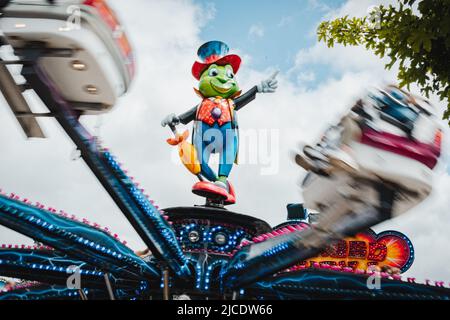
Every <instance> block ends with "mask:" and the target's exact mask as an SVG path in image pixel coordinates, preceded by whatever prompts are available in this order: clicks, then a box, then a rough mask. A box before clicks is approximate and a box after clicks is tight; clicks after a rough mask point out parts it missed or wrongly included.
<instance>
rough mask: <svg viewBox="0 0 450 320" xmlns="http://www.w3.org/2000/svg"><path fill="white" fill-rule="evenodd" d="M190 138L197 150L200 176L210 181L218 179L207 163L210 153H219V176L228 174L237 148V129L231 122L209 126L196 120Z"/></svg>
mask: <svg viewBox="0 0 450 320" xmlns="http://www.w3.org/2000/svg"><path fill="white" fill-rule="evenodd" d="M192 140H193V144H194V146H195V149H196V150H197V156H198V159H199V161H200V165H201V174H202V176H204V177H205V178H206V179H208V180H209V181H211V182H214V181H217V179H218V177H217V175H216V174H215V173H214V171H213V170H212V169H211V167H210V166H209V164H208V162H209V158H210V156H211V154H212V153H219V154H220V164H219V176H224V177H228V176H229V175H230V172H231V169H232V168H233V163H234V161H235V160H236V155H237V149H238V137H237V129H235V128H233V126H232V122H228V123H224V124H223V125H222V126H219V124H218V123H217V122H216V123H214V125H212V126H210V125H208V124H207V123H204V122H201V121H196V125H195V129H194V135H193V139H192Z"/></svg>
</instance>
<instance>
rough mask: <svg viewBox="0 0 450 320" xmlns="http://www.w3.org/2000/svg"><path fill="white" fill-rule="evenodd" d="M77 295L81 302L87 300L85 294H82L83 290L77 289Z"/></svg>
mask: <svg viewBox="0 0 450 320" xmlns="http://www.w3.org/2000/svg"><path fill="white" fill-rule="evenodd" d="M78 293H79V294H80V298H81V300H89V299H88V297H87V296H86V294H85V293H84V291H83V289H78Z"/></svg>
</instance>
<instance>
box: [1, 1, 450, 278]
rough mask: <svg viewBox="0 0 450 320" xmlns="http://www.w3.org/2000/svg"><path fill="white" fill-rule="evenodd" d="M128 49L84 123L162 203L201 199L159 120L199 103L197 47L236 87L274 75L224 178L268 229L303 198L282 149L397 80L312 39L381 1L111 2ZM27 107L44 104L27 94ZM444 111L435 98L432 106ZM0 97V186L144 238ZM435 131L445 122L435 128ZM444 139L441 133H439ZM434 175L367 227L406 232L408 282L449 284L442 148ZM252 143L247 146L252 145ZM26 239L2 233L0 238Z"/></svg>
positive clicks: (55, 140)
mask: <svg viewBox="0 0 450 320" xmlns="http://www.w3.org/2000/svg"><path fill="white" fill-rule="evenodd" d="M110 2H111V3H112V5H113V6H114V8H115V9H116V11H117V13H118V15H119V16H120V17H121V19H122V21H123V23H124V25H125V26H126V29H127V31H128V34H129V37H130V39H131V41H132V43H133V45H134V49H135V53H136V58H137V68H138V73H137V76H136V78H135V81H134V83H133V86H132V88H131V90H130V91H129V92H128V93H127V94H126V95H125V96H123V97H122V98H121V99H120V101H119V103H118V104H117V106H116V107H115V109H114V110H113V111H112V112H110V113H109V114H106V115H103V116H101V117H86V118H85V119H83V122H84V123H85V124H86V125H87V126H88V127H89V128H90V129H91V131H92V132H94V133H95V134H97V135H99V136H100V137H101V139H102V140H103V141H105V144H106V145H108V146H109V147H110V148H111V149H112V151H113V153H115V155H116V156H117V157H118V158H119V159H120V161H121V162H123V163H125V166H126V168H127V169H128V170H129V172H130V174H131V175H132V176H134V177H136V180H137V181H139V182H140V183H141V185H142V186H143V187H144V188H145V189H146V190H147V192H148V193H149V194H150V195H151V197H152V198H153V199H154V200H155V201H156V202H157V203H158V204H159V205H160V206H161V207H172V206H189V205H193V204H202V202H203V200H202V199H200V198H198V197H196V196H194V195H192V194H191V192H190V189H191V187H192V185H193V183H194V182H195V179H194V178H193V176H191V175H190V174H189V173H188V172H187V171H186V170H185V169H184V168H183V167H182V166H181V165H180V164H179V163H178V161H177V158H176V156H175V153H174V150H173V149H171V147H169V146H168V145H167V144H166V142H165V140H166V138H167V137H169V136H170V134H169V131H168V130H167V129H164V128H161V126H160V121H161V119H162V118H163V117H164V116H165V115H167V114H168V113H172V112H175V113H181V112H184V111H186V110H187V109H188V108H190V107H192V106H194V105H195V104H197V103H198V97H197V96H196V95H195V94H194V91H193V89H192V88H193V87H194V86H196V82H195V79H194V78H193V77H192V76H191V74H190V68H191V66H192V63H193V62H194V60H195V59H196V51H197V48H198V46H199V45H201V44H202V43H203V42H205V41H208V40H212V39H219V40H224V41H226V42H227V43H228V44H229V45H230V47H232V50H233V51H234V52H236V53H238V54H240V55H241V56H242V57H243V65H242V68H241V70H240V71H239V74H238V80H239V82H240V85H241V87H242V88H243V89H244V90H245V89H246V88H247V89H248V88H250V87H252V86H253V85H255V84H257V83H258V82H259V81H261V80H262V79H264V78H265V77H268V76H269V75H270V74H271V73H272V72H273V71H274V70H276V69H278V70H280V71H281V73H280V75H279V80H280V88H279V91H278V92H277V93H276V94H273V95H260V96H258V97H257V99H256V100H255V101H254V102H252V103H251V104H250V105H249V106H248V107H246V108H245V109H243V110H241V111H240V112H239V118H240V126H241V128H242V131H241V134H242V136H243V141H242V145H241V150H240V152H241V160H242V164H241V165H239V166H237V167H235V168H234V170H233V172H232V175H231V177H230V179H231V181H232V182H233V183H234V185H235V188H236V190H237V198H238V199H237V201H238V202H237V204H236V205H235V206H233V207H232V208H230V209H232V210H233V211H237V212H241V213H245V214H249V215H254V216H256V217H258V218H261V219H264V220H267V221H268V222H269V223H270V224H271V225H276V224H278V223H280V222H282V221H283V220H284V219H285V217H286V210H285V206H286V204H287V203H292V202H301V201H302V196H301V190H300V188H299V187H298V182H299V180H300V179H301V178H302V177H303V175H304V174H305V172H304V171H302V170H301V169H300V168H298V167H296V166H295V165H294V163H293V161H292V160H291V159H290V157H289V152H290V151H291V150H294V149H296V148H297V145H298V144H299V142H301V141H304V142H313V141H314V140H315V139H317V137H318V136H319V134H320V133H321V131H323V129H324V128H326V126H327V125H328V124H330V123H332V122H334V121H336V120H337V119H338V118H339V115H340V114H342V112H343V111H344V110H345V109H346V108H347V107H349V105H350V104H351V103H352V102H353V101H354V99H355V98H356V97H358V96H359V95H361V94H362V93H363V92H364V91H365V90H366V89H367V88H370V86H373V85H379V84H383V83H388V82H394V81H395V70H392V71H389V72H388V71H385V70H384V68H383V64H384V62H383V61H381V60H380V59H379V58H377V57H375V56H374V55H372V54H371V53H369V52H366V51H365V50H363V49H361V48H343V47H336V48H334V49H328V48H326V46H324V45H323V44H318V43H317V41H316V36H315V29H316V27H317V25H318V24H319V23H320V21H322V20H324V19H329V18H332V17H337V16H342V15H345V14H349V15H356V16H361V15H365V14H366V13H367V10H368V8H369V7H370V6H371V5H374V4H379V3H381V1H375V0H374V1H371V0H347V1H344V0H342V1H321V0H309V1H308V0H296V1H278V2H274V1H261V0H258V1H256V0H255V1H245V2H243V1H237V0H236V1H230V0H228V1H217V2H212V1H208V0H197V1H195V0H179V1H176V0H173V1H168V0H161V1H156V0H151V1H150V0H130V1H119V0H115V1H110ZM27 98H28V99H29V101H30V103H31V104H32V105H33V109H34V110H42V106H41V105H40V103H39V101H38V100H37V99H36V97H35V96H34V95H33V94H32V93H28V94H27ZM433 101H434V102H435V104H436V106H437V107H438V108H439V109H440V110H443V108H444V103H442V102H439V101H438V100H437V99H433ZM4 104H5V102H4V100H3V98H2V97H0V141H1V142H0V150H1V151H0V187H1V188H2V189H3V191H6V192H15V193H17V194H19V195H21V196H23V197H27V198H29V199H31V200H34V201H40V202H42V203H44V204H46V205H48V206H52V207H56V208H59V209H64V210H65V211H67V212H70V213H73V214H76V215H77V216H79V217H80V218H87V219H89V220H90V221H94V222H98V223H100V224H101V225H104V226H109V227H110V228H111V229H112V230H113V231H114V232H117V233H118V234H119V235H120V236H121V238H122V239H125V240H127V241H128V242H129V243H130V245H131V246H132V247H133V248H135V249H138V248H141V247H142V243H141V242H140V240H139V238H138V237H137V236H136V234H135V233H134V232H133V230H132V228H131V227H130V225H129V223H128V222H127V220H126V219H125V218H124V217H123V216H122V214H121V213H120V211H119V210H118V209H117V208H116V206H115V205H114V203H113V202H112V201H111V200H110V199H109V197H108V196H107V194H106V192H105V191H104V190H103V189H102V187H101V186H100V184H99V183H98V182H97V181H96V180H95V178H94V176H93V174H92V173H90V172H89V170H88V169H87V166H86V165H85V164H84V163H83V162H82V161H81V160H74V157H73V151H74V145H73V144H72V143H71V142H70V141H69V139H68V138H67V137H66V136H65V134H64V133H63V131H62V130H61V129H60V127H59V126H58V125H57V124H56V122H55V121H54V120H52V119H42V121H41V124H42V125H43V127H44V129H45V132H46V134H47V136H48V139H45V140H26V139H25V138H24V136H23V134H22V133H21V131H20V129H19V126H18V125H17V124H16V122H15V120H14V118H13V117H12V115H11V112H10V111H9V110H8V108H7V107H6V106H5V105H4ZM442 125H443V127H444V128H446V126H445V123H444V122H442ZM445 132H446V134H447V135H448V134H449V130H448V129H445ZM444 143H445V151H444V153H445V154H444V157H443V158H444V159H443V161H442V163H441V164H440V166H439V168H438V170H437V176H436V180H435V188H434V192H433V194H432V196H431V197H430V198H429V199H428V200H427V201H426V202H424V203H423V204H421V205H420V206H419V207H417V208H415V209H414V210H411V211H410V212H409V213H408V214H405V215H404V216H401V217H399V218H397V219H396V220H393V221H389V222H386V223H384V224H382V225H380V226H377V227H376V228H375V229H376V230H377V231H383V230H387V229H395V230H399V231H401V232H404V233H405V234H406V235H408V236H409V237H410V238H411V240H412V241H413V243H414V246H415V249H416V262H415V264H414V265H413V267H412V268H411V269H410V271H409V272H408V273H407V274H408V275H409V276H416V277H417V278H418V279H426V278H428V279H433V280H445V281H447V282H450V266H449V264H450V255H449V253H448V249H447V248H448V247H449V245H450V234H449V233H448V230H449V228H450V219H449V216H448V209H449V208H450V197H448V192H449V190H450V176H449V174H448V165H447V163H448V159H449V150H450V146H449V142H448V139H447V140H445V141H444ZM255 146H256V148H255ZM30 242H31V240H30V239H27V238H25V237H22V236H20V235H18V234H16V233H14V232H11V231H9V230H6V229H4V228H1V227H0V243H14V244H16V243H19V244H21V243H30Z"/></svg>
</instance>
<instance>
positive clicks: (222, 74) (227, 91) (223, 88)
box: [198, 64, 239, 99]
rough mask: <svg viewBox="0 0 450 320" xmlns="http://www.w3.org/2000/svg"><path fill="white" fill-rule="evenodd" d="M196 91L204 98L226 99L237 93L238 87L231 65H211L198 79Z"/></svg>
mask: <svg viewBox="0 0 450 320" xmlns="http://www.w3.org/2000/svg"><path fill="white" fill-rule="evenodd" d="M198 89H199V91H200V92H201V94H202V95H203V96H204V97H206V98H210V97H217V96H219V97H222V98H225V99H226V98H229V97H231V96H232V95H234V94H235V93H236V92H238V91H239V86H238V84H237V82H236V80H235V79H234V72H233V68H232V67H231V65H229V64H228V65H226V66H218V65H215V64H212V65H210V66H209V68H208V69H207V70H205V71H204V72H203V74H202V76H201V77H200V83H199V87H198Z"/></svg>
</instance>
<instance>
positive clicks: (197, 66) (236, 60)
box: [192, 54, 242, 80]
mask: <svg viewBox="0 0 450 320" xmlns="http://www.w3.org/2000/svg"><path fill="white" fill-rule="evenodd" d="M213 57H214V58H218V56H213ZM208 61H210V62H208V63H202V62H198V61H195V62H194V64H193V66H192V75H193V76H194V78H195V79H197V80H200V76H201V75H202V73H203V71H205V70H206V69H207V68H208V67H209V66H210V65H212V64H213V63H215V64H217V65H219V66H225V65H227V64H229V65H231V67H232V68H233V71H234V73H237V72H238V71H239V68H240V66H241V62H242V60H241V58H240V57H239V56H238V55H235V54H230V55H227V56H225V57H223V58H221V59H218V60H217V59H216V60H214V59H211V58H208Z"/></svg>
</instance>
